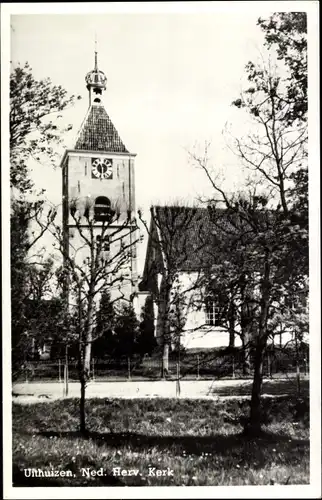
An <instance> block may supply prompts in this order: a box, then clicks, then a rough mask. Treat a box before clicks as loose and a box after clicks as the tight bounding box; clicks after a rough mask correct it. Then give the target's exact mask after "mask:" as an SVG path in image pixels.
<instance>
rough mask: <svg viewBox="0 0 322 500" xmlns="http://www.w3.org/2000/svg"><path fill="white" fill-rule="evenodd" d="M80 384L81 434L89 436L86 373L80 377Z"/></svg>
mask: <svg viewBox="0 0 322 500" xmlns="http://www.w3.org/2000/svg"><path fill="white" fill-rule="evenodd" d="M80 384H81V394H80V401H79V430H80V432H81V434H83V435H86V434H87V429H86V412H85V390H86V378H85V374H84V373H82V375H81V377H80Z"/></svg>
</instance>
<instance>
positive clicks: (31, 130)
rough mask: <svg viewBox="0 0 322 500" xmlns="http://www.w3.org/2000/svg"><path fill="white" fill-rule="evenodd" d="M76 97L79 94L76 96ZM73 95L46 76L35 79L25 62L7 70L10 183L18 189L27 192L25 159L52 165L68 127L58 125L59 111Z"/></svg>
mask: <svg viewBox="0 0 322 500" xmlns="http://www.w3.org/2000/svg"><path fill="white" fill-rule="evenodd" d="M78 99H80V97H78ZM74 102H75V96H73V95H72V96H68V93H67V91H66V90H65V89H63V88H62V87H61V86H60V85H59V86H57V85H53V84H52V82H51V80H50V79H49V78H45V79H42V80H36V79H35V78H34V76H33V74H32V68H31V67H30V66H29V64H28V63H26V64H25V65H24V66H21V65H18V66H17V67H15V68H14V69H13V71H12V72H11V74H10V183H11V186H12V187H14V188H16V189H18V190H19V191H20V192H24V193H26V192H28V191H30V190H31V189H32V187H33V183H32V181H31V180H30V178H29V172H28V160H30V158H33V159H34V160H36V161H40V162H42V163H45V162H49V163H50V164H51V165H52V166H55V164H56V160H57V151H55V149H54V148H55V147H57V146H59V145H60V144H61V143H62V137H63V134H64V133H65V132H66V131H67V130H70V129H71V127H72V126H71V125H68V126H67V127H64V126H60V125H59V121H60V119H61V118H62V115H61V113H62V112H63V111H64V110H65V109H67V108H68V107H69V106H71V105H72V104H74Z"/></svg>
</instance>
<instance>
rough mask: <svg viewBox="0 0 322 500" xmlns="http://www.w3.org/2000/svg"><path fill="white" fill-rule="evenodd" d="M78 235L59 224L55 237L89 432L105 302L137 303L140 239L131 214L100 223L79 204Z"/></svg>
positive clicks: (75, 214) (74, 211) (75, 212)
mask: <svg viewBox="0 0 322 500" xmlns="http://www.w3.org/2000/svg"><path fill="white" fill-rule="evenodd" d="M69 210H70V215H71V218H72V221H73V226H74V228H73V231H74V235H73V237H71V234H70V233H69V234H68V233H67V231H68V230H67V228H66V227H65V228H64V229H62V228H61V227H59V226H58V225H55V226H54V227H53V228H52V232H53V234H54V236H55V238H56V243H58V247H59V250H60V252H61V254H62V256H63V259H64V265H63V267H62V269H61V275H60V281H61V284H62V287H63V290H64V296H65V304H66V317H68V316H71V315H72V316H73V318H74V322H75V325H76V328H75V330H74V332H73V336H74V339H73V340H74V342H75V341H76V342H77V344H78V350H79V356H78V372H79V380H80V384H81V398H80V431H81V432H82V433H86V432H87V429H86V412H85V391H86V385H87V382H88V380H89V377H90V363H91V350H92V344H93V342H94V341H95V340H96V339H97V337H96V334H95V332H96V329H95V326H96V320H97V314H96V312H97V308H98V305H99V300H100V298H101V296H102V294H104V293H108V294H109V295H110V297H111V303H112V304H114V303H120V302H124V301H126V302H128V303H129V302H131V301H132V298H133V290H134V286H135V283H133V282H132V275H131V269H130V263H131V259H132V252H134V248H135V244H136V242H137V239H136V238H135V232H136V229H137V227H136V221H135V219H134V218H133V216H132V214H131V213H130V211H128V212H127V213H126V214H125V215H124V214H121V213H120V212H119V211H118V210H117V207H114V209H113V207H110V208H109V210H108V213H106V214H105V217H104V218H103V219H102V220H100V221H99V222H98V221H97V220H96V219H95V214H94V210H93V207H92V206H91V205H90V204H87V205H86V206H85V208H84V210H81V209H80V208H79V207H78V204H77V201H76V200H75V201H73V202H71V204H70V206H69Z"/></svg>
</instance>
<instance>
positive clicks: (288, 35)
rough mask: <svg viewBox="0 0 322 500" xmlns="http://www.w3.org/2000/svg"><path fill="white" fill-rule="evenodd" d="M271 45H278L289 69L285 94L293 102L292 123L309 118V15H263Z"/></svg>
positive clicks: (288, 120)
mask: <svg viewBox="0 0 322 500" xmlns="http://www.w3.org/2000/svg"><path fill="white" fill-rule="evenodd" d="M258 25H259V26H260V27H261V29H262V30H263V32H264V33H265V43H266V46H267V47H268V48H271V47H274V48H275V49H276V51H277V56H278V59H279V60H281V61H282V62H283V63H284V64H285V66H286V67H287V70H288V77H287V80H286V95H285V97H286V98H287V100H288V103H289V104H290V108H289V110H288V112H287V115H286V120H287V123H288V124H292V123H293V122H294V121H307V15H306V13H305V12H277V13H275V14H273V15H272V16H271V17H270V18H268V19H259V20H258Z"/></svg>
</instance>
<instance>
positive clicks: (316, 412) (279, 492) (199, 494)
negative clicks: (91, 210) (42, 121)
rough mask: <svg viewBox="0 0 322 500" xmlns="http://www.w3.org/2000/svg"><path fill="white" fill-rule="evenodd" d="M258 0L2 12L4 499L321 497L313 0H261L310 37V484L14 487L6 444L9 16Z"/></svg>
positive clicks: (177, 8)
mask: <svg viewBox="0 0 322 500" xmlns="http://www.w3.org/2000/svg"><path fill="white" fill-rule="evenodd" d="M255 5H256V6H257V5H258V3H257V2H248V1H247V2H243V1H239V2H233V1H231V2H219V1H218V2H147V3H144V2H143V3H141V2H133V3H132V2H129V3H126V2H121V3H107V2H106V3H104V2H102V3H15V4H2V5H1V10H2V15H1V74H2V81H1V84H2V85H1V108H2V137H1V145H2V148H1V149H2V162H1V164H2V169H1V170H2V172H1V176H2V179H1V180H2V183H1V185H2V256H3V257H2V259H3V261H2V262H3V266H2V273H3V274H2V276H3V293H2V297H3V298H2V306H3V325H2V326H3V337H2V338H3V344H2V346H3V412H4V418H3V423H4V426H3V427H4V428H3V431H4V432H3V435H4V443H3V459H4V467H3V484H4V498H6V499H28V498H30V499H36V498H39V499H42V498H50V499H51V498H52V499H54V498H66V497H69V498H71V499H72V498H106V497H112V498H123V499H125V498H150V496H151V495H152V496H153V497H154V498H165V497H167V498H214V497H221V498H258V497H262V498H273V497H275V498H319V497H320V496H321V453H320V452H321V396H320V394H321V365H320V353H321V337H320V331H321V319H320V285H321V283H320V246H319V244H320V237H319V236H320V231H319V228H320V225H319V222H320V204H319V193H320V190H319V187H320V177H319V173H320V172H319V170H320V169H319V150H320V148H319V114H318V111H317V110H319V105H318V104H319V94H318V90H319V64H318V61H319V59H318V56H319V53H318V43H317V42H318V35H319V32H318V28H319V26H318V18H319V16H318V13H319V3H318V2H317V1H314V2H313V1H292V2H283V1H278V2H261V5H260V10H261V15H262V17H264V16H265V14H266V13H267V14H270V13H271V12H274V11H280V12H281V11H306V12H307V13H308V33H309V36H308V43H309V59H308V60H309V164H310V173H309V175H310V187H309V203H310V367H311V377H310V391H311V401H310V410H311V484H310V485H309V486H207V487H197V486H196V487H156V486H155V487H126V488H125V487H121V488H119V487H107V488H105V487H88V488H87V487H86V488H79V487H69V488H67V487H66V488H65V487H63V488H51V487H47V488H13V487H12V486H11V484H12V465H11V457H12V445H11V425H12V422H11V376H10V373H11V346H10V342H9V338H10V294H9V293H8V291H9V290H10V255H9V252H10V250H9V243H10V235H9V220H10V219H9V214H10V208H9V207H10V189H9V168H7V167H8V165H9V151H8V144H9V130H8V129H9V127H8V122H7V120H8V116H9V99H8V96H9V70H10V15H13V14H89V13H90V14H97V13H105V14H107V13H111V14H112V13H163V12H167V13H188V12H189V13H191V12H196V13H197V12H198V13H203V12H205V13H206V12H218V11H220V12H224V11H231V10H234V11H240V12H241V15H242V14H243V13H244V12H245V10H246V9H252V10H254V6H255Z"/></svg>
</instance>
